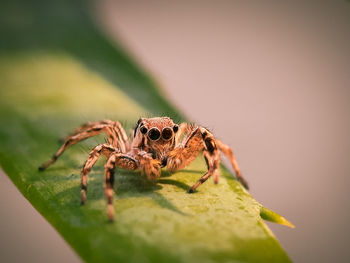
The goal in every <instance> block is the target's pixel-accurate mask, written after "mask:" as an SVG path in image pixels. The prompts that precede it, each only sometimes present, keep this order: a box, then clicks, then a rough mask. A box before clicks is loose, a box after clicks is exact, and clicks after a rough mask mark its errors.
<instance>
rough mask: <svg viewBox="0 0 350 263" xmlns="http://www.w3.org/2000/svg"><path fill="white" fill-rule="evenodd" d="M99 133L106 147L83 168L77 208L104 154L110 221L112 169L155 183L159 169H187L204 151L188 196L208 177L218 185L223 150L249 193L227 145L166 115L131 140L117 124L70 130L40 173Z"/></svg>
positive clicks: (142, 126)
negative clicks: (138, 173)
mask: <svg viewBox="0 0 350 263" xmlns="http://www.w3.org/2000/svg"><path fill="white" fill-rule="evenodd" d="M103 132H104V133H106V135H107V141H106V143H104V144H100V145H97V146H96V147H94V148H93V149H92V151H91V152H90V153H89V156H88V158H87V160H86V162H85V164H84V166H83V168H82V170H81V204H84V203H85V201H86V194H87V177H88V174H89V172H90V171H91V169H92V167H93V166H94V164H95V163H96V161H97V160H98V159H99V157H100V156H101V154H102V155H104V156H106V157H107V162H106V164H105V184H104V187H105V193H106V198H107V212H108V218H109V220H113V218H114V209H113V193H114V191H113V185H114V170H115V168H116V167H117V168H122V169H126V170H139V171H141V172H142V173H143V174H145V175H146V176H147V178H148V179H149V180H157V179H158V178H159V177H160V174H161V168H162V167H166V168H167V169H168V170H169V171H170V172H175V171H177V170H180V169H183V168H185V167H186V166H188V165H189V164H190V163H191V162H192V161H193V160H194V159H196V157H197V156H198V155H199V154H200V153H201V152H202V154H203V157H204V159H205V161H206V164H207V168H208V171H207V172H206V173H205V174H204V175H203V176H202V177H201V178H200V179H199V180H198V181H197V182H196V183H195V184H194V185H193V186H192V187H191V188H190V190H189V192H190V193H193V192H195V190H196V189H197V188H198V187H199V186H200V185H201V184H203V183H204V182H205V181H206V180H207V179H208V178H210V177H211V176H212V177H213V179H214V183H215V184H217V183H218V181H219V167H220V165H219V164H220V152H222V153H223V154H225V155H226V156H227V157H228V159H229V160H230V162H231V164H232V167H233V169H234V170H235V173H236V177H237V179H238V180H239V181H240V182H241V183H242V185H243V186H244V187H245V188H246V189H248V184H247V182H246V180H245V179H244V178H243V177H242V174H241V171H240V169H239V166H238V163H237V161H236V159H235V157H234V154H233V151H232V149H231V148H230V147H229V146H227V145H226V144H224V143H223V142H221V141H220V140H218V139H217V138H215V137H214V135H213V134H212V133H211V132H210V131H209V130H208V129H207V128H204V127H202V126H198V125H196V124H189V123H185V122H183V123H181V124H179V125H178V124H176V123H174V121H173V120H172V119H171V118H169V117H154V118H140V119H139V120H138V121H137V123H136V126H135V129H134V130H133V131H132V133H131V134H130V136H129V137H128V136H127V134H126V132H125V130H124V128H123V127H122V125H121V124H120V122H118V121H111V120H103V121H97V122H87V123H85V124H83V125H81V126H79V127H78V128H76V129H75V130H73V132H71V133H70V134H69V135H68V136H67V137H66V138H65V139H64V144H63V145H62V146H61V147H60V148H59V150H58V151H57V152H56V154H54V155H53V157H52V158H51V159H50V160H49V161H47V162H46V163H44V164H43V165H41V166H40V167H39V170H40V171H43V170H45V169H46V168H47V167H49V166H50V165H51V164H53V163H54V162H55V161H56V160H57V159H58V158H59V157H60V156H61V155H62V153H63V152H64V151H65V150H66V149H67V148H69V147H70V146H72V145H74V144H76V143H78V142H80V141H82V140H85V139H87V138H90V137H92V136H95V135H98V134H100V133H103Z"/></svg>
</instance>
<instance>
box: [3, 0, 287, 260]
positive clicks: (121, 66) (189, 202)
mask: <svg viewBox="0 0 350 263" xmlns="http://www.w3.org/2000/svg"><path fill="white" fill-rule="evenodd" d="M88 10H89V9H88V8H87V7H86V6H85V4H84V2H80V1H19V2H15V1H7V2H6V1H3V2H1V4H0V34H1V36H2V37H3V39H5V41H1V42H0V91H1V96H0V120H1V122H0V145H1V147H0V164H1V166H2V168H3V169H4V170H5V172H6V173H7V174H8V176H9V177H10V178H11V180H12V181H13V182H14V183H15V184H16V186H17V187H18V188H19V189H20V191H21V192H22V193H23V195H24V196H25V197H26V198H27V199H28V200H29V201H30V202H31V203H32V204H33V206H34V207H35V208H36V209H37V210H38V211H39V212H40V213H41V214H42V215H43V216H44V217H45V218H46V219H47V220H48V221H49V222H50V223H51V224H52V225H53V226H54V227H55V228H56V229H57V231H58V232H59V233H60V234H61V235H62V236H63V237H64V238H65V239H66V240H67V241H68V243H69V244H70V245H71V246H72V247H73V248H74V249H75V250H76V251H77V252H78V253H79V255H80V256H81V257H82V258H83V259H84V260H85V261H87V262H100V261H104V262H115V261H118V262H289V261H290V260H289V258H288V256H287V255H286V253H285V251H284V250H283V249H282V248H281V246H280V245H279V243H278V241H277V240H276V238H275V237H274V236H273V234H272V233H271V231H270V230H269V229H268V227H267V226H266V225H265V223H264V221H263V219H262V217H263V218H264V219H266V220H270V221H274V222H277V223H282V224H285V225H289V226H292V225H291V224H290V223H289V222H288V221H287V220H285V219H284V218H283V217H281V216H279V215H278V214H276V213H274V212H272V211H270V210H268V209H265V208H263V207H262V206H261V205H260V204H259V203H257V202H256V201H255V200H254V199H253V198H252V197H251V196H250V194H249V193H248V192H247V191H246V190H245V189H244V188H243V187H242V186H241V185H240V184H239V183H238V182H237V181H236V180H235V179H234V178H233V177H232V175H231V174H229V173H228V172H227V171H226V169H222V176H221V180H220V183H219V184H218V185H214V184H213V183H212V181H210V180H209V181H208V182H207V183H205V184H203V185H202V186H201V187H200V188H199V189H198V192H196V193H194V194H188V193H187V191H188V189H189V187H190V186H191V185H192V184H193V183H195V182H196V181H197V180H198V179H199V177H200V176H201V175H202V174H203V173H204V172H205V170H206V166H205V163H204V161H203V160H202V158H197V159H196V160H195V162H194V163H193V164H191V165H190V166H189V167H188V168H187V169H185V170H182V171H180V172H176V173H174V174H170V173H169V172H167V171H166V170H164V171H163V176H162V177H161V178H160V180H159V181H158V182H157V183H155V184H154V183H150V182H148V181H147V180H146V179H145V178H143V177H142V176H141V175H140V174H139V173H133V172H127V171H124V170H117V172H116V191H115V192H116V195H115V201H114V208H115V211H116V215H115V222H114V223H108V221H107V215H106V202H105V197H104V193H103V180H104V171H103V164H104V162H105V160H104V159H102V158H101V160H100V161H99V162H98V163H97V165H96V166H95V168H94V169H93V171H92V172H91V174H90V175H89V181H88V197H87V203H86V205H85V206H80V205H79V204H80V168H81V166H82V164H83V163H84V161H85V160H86V158H87V154H88V152H89V151H90V149H91V148H92V147H94V146H95V145H97V144H98V143H100V142H103V137H101V136H99V137H97V138H91V139H89V140H87V141H86V142H84V143H81V144H78V145H76V146H74V147H72V148H71V149H70V150H68V151H67V152H66V153H65V154H64V155H63V156H62V158H61V159H59V160H58V161H57V163H56V164H55V165H53V166H52V167H50V168H49V169H47V170H46V171H45V172H42V173H39V172H38V171H37V167H38V166H39V165H40V164H41V163H42V162H43V161H46V160H47V159H48V158H49V157H50V156H51V155H52V154H53V153H54V152H55V151H56V150H57V148H58V147H59V144H58V143H57V140H58V139H59V138H61V137H63V136H65V135H66V134H67V133H69V132H70V131H71V130H72V129H73V128H75V127H76V126H78V125H80V124H81V123H82V122H85V121H91V120H101V119H106V118H108V119H114V120H120V121H121V122H122V123H123V125H124V126H125V127H126V128H127V129H131V128H132V127H133V126H134V124H135V122H136V120H137V119H138V118H139V116H151V115H159V116H162V115H168V116H170V117H173V118H176V120H178V121H180V120H183V119H184V118H183V117H181V115H180V114H178V113H177V111H176V110H174V108H173V107H172V106H171V105H170V104H169V103H168V102H167V100H166V99H164V97H163V96H162V95H161V91H159V89H158V88H156V85H155V84H154V82H153V81H152V80H151V79H150V78H149V77H148V75H147V74H145V73H144V72H143V71H142V70H141V69H140V68H139V67H138V66H137V65H136V64H135V62H133V61H132V60H131V59H130V58H129V57H128V56H127V55H126V54H125V52H124V51H123V50H122V48H121V47H120V46H116V47H115V46H113V45H111V44H110V43H109V42H108V40H107V39H106V38H105V37H104V36H103V35H101V33H99V31H98V30H97V29H96V28H95V26H94V23H93V21H92V20H91V15H90V13H89V11H88ZM14 17H15V18H16V19H14Z"/></svg>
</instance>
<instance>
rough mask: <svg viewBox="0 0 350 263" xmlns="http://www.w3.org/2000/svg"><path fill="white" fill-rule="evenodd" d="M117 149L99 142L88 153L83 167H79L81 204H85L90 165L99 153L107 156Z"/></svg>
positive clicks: (94, 161) (93, 163) (91, 165)
mask: <svg viewBox="0 0 350 263" xmlns="http://www.w3.org/2000/svg"><path fill="white" fill-rule="evenodd" d="M116 151H117V149H116V148H114V147H112V146H111V145H108V144H100V145H98V146H96V147H95V148H94V149H92V151H91V152H90V153H89V157H88V158H87V160H86V162H85V164H84V166H83V168H82V169H81V204H82V205H83V204H85V201H86V192H87V177H88V174H89V172H90V171H91V169H92V167H93V166H94V165H95V163H96V161H97V160H98V158H99V157H100V155H101V154H103V155H104V156H106V157H107V159H108V158H109V157H110V155H111V154H112V153H113V152H116Z"/></svg>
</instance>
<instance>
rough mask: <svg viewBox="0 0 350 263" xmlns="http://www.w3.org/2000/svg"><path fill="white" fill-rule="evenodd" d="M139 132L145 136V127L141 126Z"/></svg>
mask: <svg viewBox="0 0 350 263" xmlns="http://www.w3.org/2000/svg"><path fill="white" fill-rule="evenodd" d="M140 132H141V133H142V134H146V132H147V128H146V127H145V126H142V127H141V128H140Z"/></svg>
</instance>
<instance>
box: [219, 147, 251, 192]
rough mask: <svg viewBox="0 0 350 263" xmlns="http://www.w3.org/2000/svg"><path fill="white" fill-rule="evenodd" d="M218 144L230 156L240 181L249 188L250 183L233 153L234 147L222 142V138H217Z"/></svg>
mask: <svg viewBox="0 0 350 263" xmlns="http://www.w3.org/2000/svg"><path fill="white" fill-rule="evenodd" d="M216 145H217V147H218V148H219V150H220V151H221V152H223V153H224V154H225V155H226V156H227V157H228V159H229V160H230V162H231V165H232V167H233V169H234V170H235V173H236V176H237V179H238V181H240V182H241V184H242V185H243V186H244V187H245V188H246V189H249V187H248V183H247V181H246V180H245V179H244V178H243V176H242V173H241V170H240V169H239V166H238V163H237V161H236V159H235V156H234V154H233V151H232V149H231V148H230V147H229V146H228V145H226V144H224V143H223V142H221V141H220V140H216Z"/></svg>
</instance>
